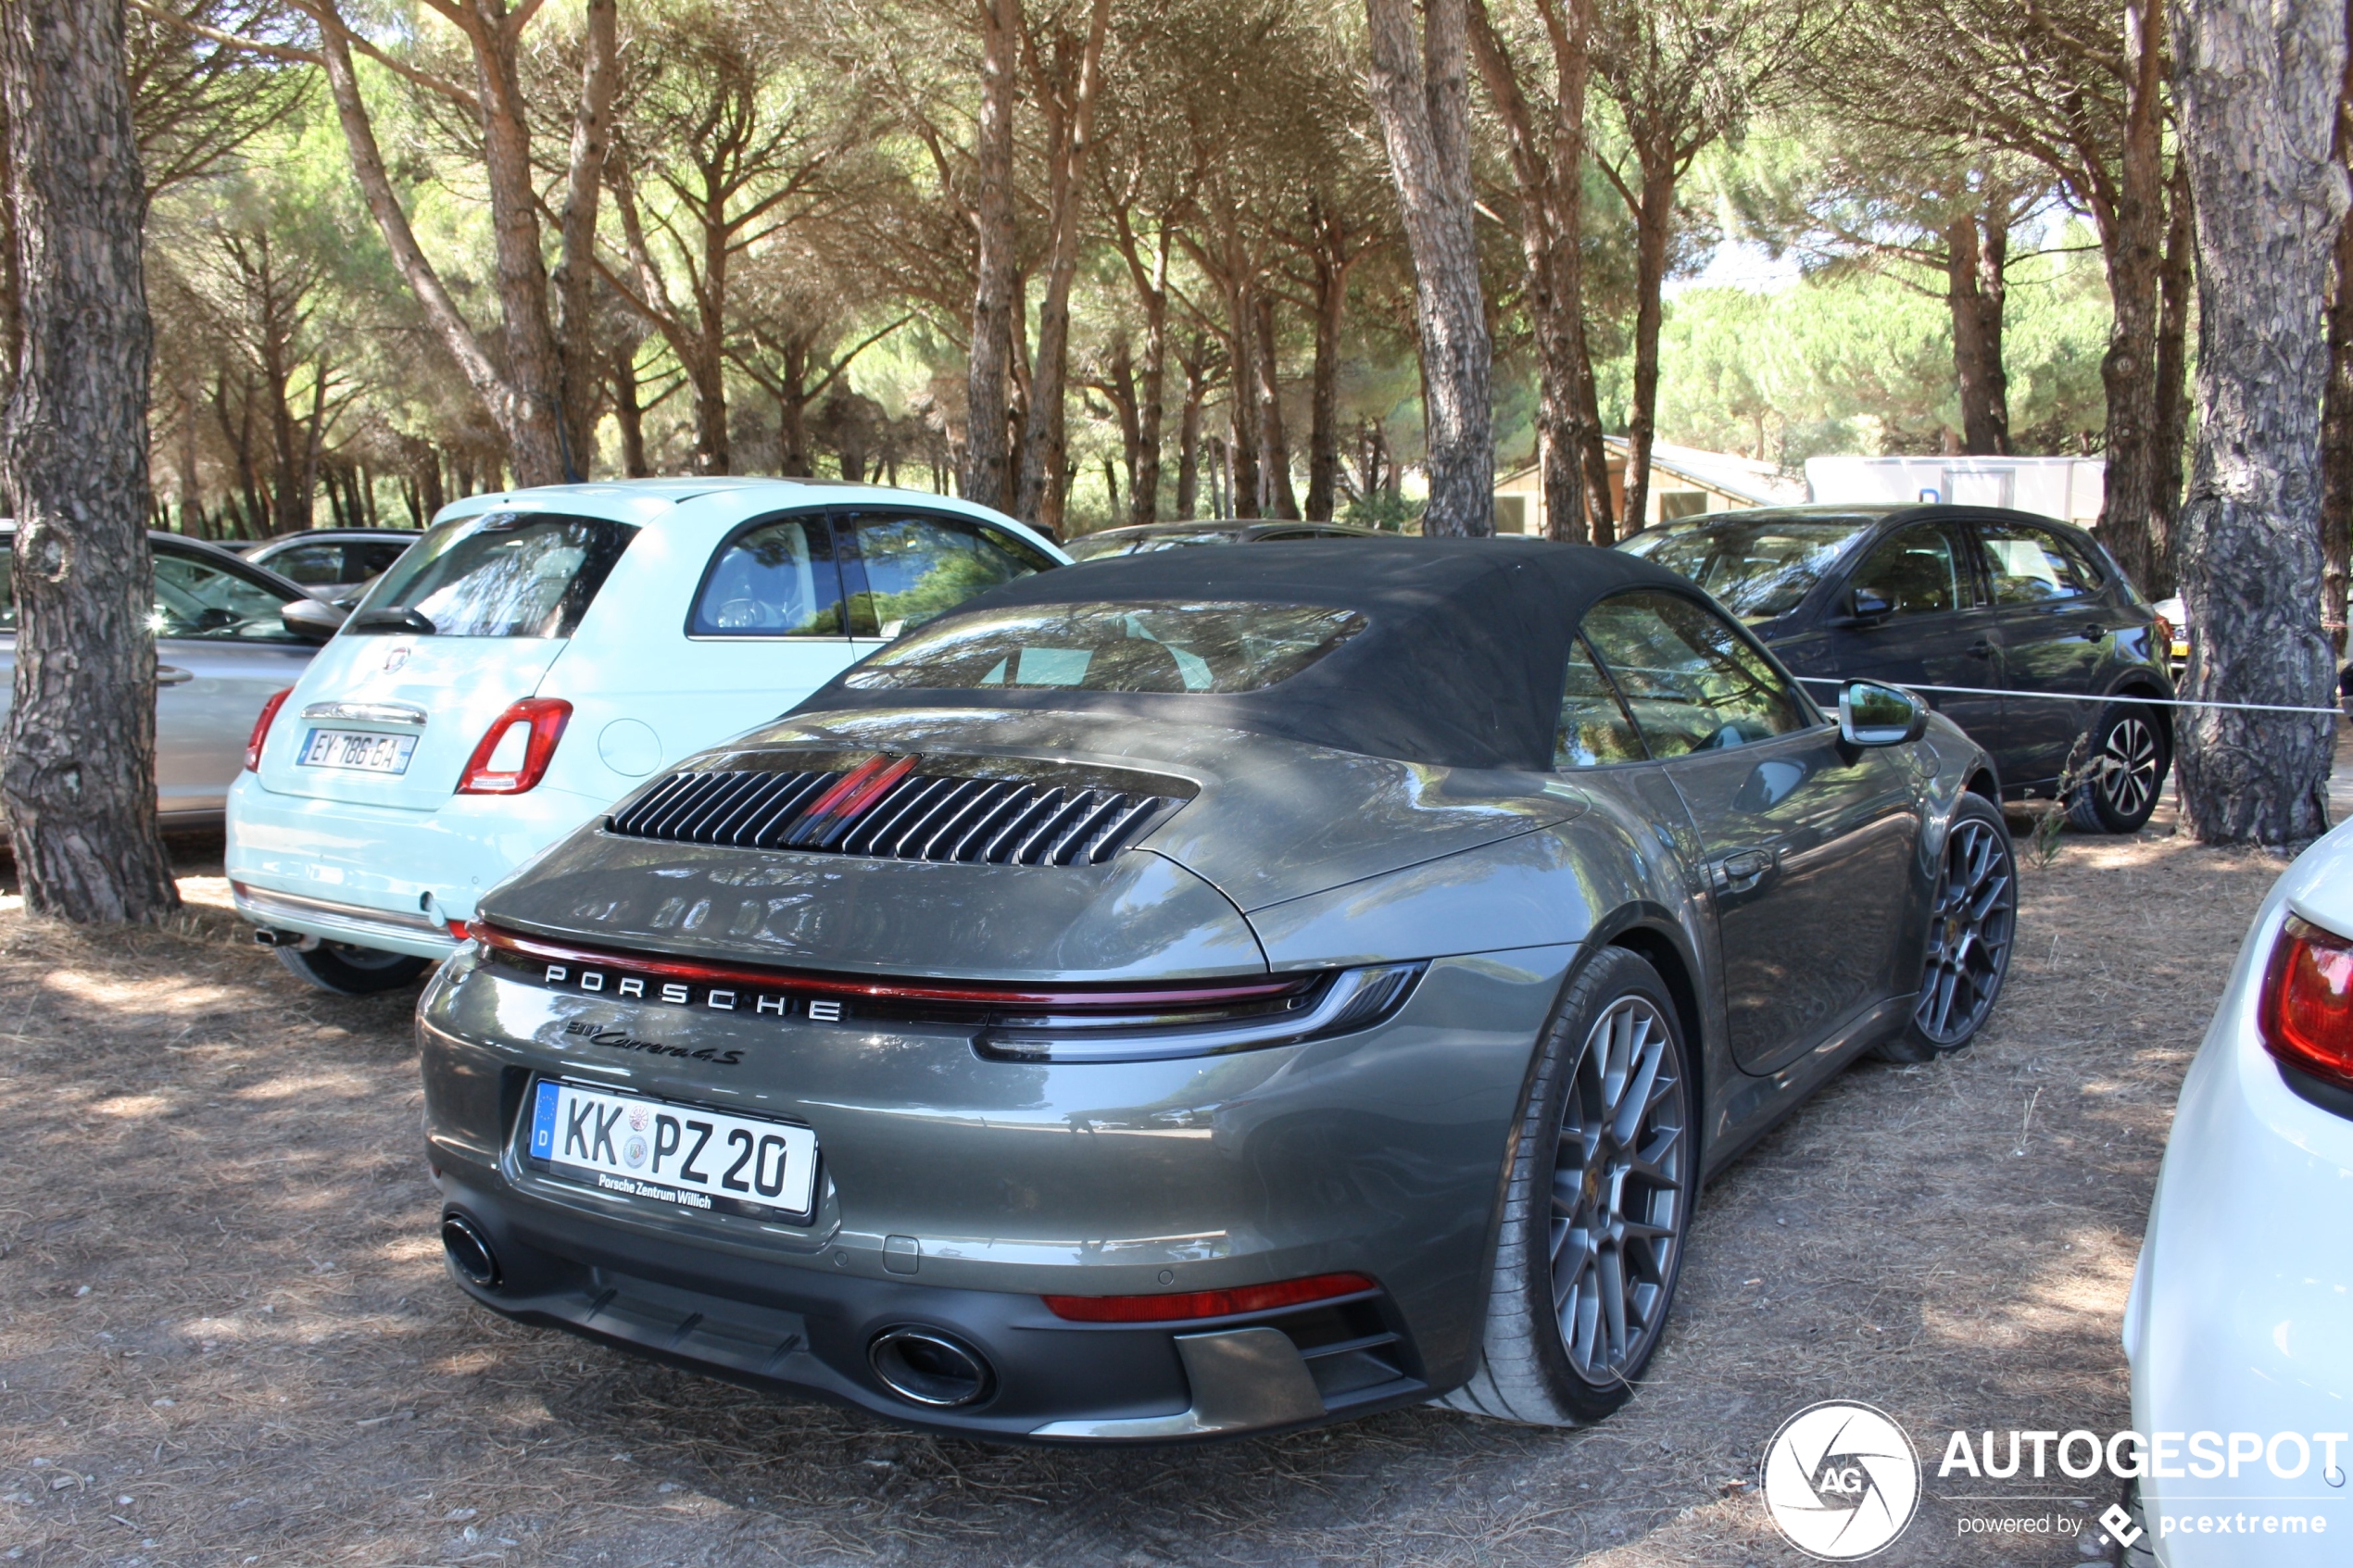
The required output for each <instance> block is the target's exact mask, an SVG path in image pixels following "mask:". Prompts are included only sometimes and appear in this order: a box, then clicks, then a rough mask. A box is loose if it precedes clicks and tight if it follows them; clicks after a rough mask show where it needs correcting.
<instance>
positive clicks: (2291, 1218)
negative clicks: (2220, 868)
mask: <svg viewBox="0 0 2353 1568" xmlns="http://www.w3.org/2000/svg"><path fill="white" fill-rule="evenodd" d="M2124 1348H2125V1353H2126V1355H2127V1356H2128V1358H2129V1359H2130V1360H2131V1361H2132V1364H2133V1429H2134V1430H2135V1431H2136V1432H2138V1433H2140V1434H2141V1435H2142V1437H2143V1439H2144V1441H2145V1443H2146V1445H2147V1454H2146V1458H2145V1461H2144V1462H2145V1474H2144V1475H2143V1476H2142V1477H2141V1478H2140V1480H2139V1481H2138V1483H2137V1485H2138V1486H2139V1487H2140V1504H2141V1512H2142V1519H2141V1521H2140V1522H2141V1523H2142V1524H2145V1527H2146V1530H2147V1536H2146V1538H2145V1539H2143V1540H2136V1541H2135V1542H2134V1543H2133V1546H2134V1549H2135V1551H2134V1555H2133V1556H2132V1557H2131V1558H2130V1559H2129V1561H2134V1562H2140V1561H2145V1558H2143V1557H2141V1556H2139V1555H2138V1554H2139V1553H2140V1552H2144V1551H2149V1550H2154V1552H2155V1555H2156V1557H2157V1559H2158V1561H2159V1562H2163V1563H2165V1564H2166V1565H2167V1568H2238V1565H2241V1564H2260V1565H2261V1568H2301V1565H2304V1564H2311V1565H2314V1568H2319V1565H2322V1564H2331V1565H2334V1564H2341V1563H2344V1562H2353V1487H2348V1486H2347V1485H2346V1481H2347V1472H2348V1471H2353V823H2348V824H2347V825H2346V826H2343V827H2339V828H2337V829H2336V830H2335V831H2334V832H2333V833H2331V834H2329V835H2328V836H2327V837H2325V838H2323V839H2322V840H2321V841H2320V842H2319V843H2317V844H2315V845H2313V846H2312V847H2310V848H2309V849H2308V850H2306V851H2305V853H2304V854H2303V855H2302V856H2300V857H2298V858H2297V859H2296V863H2295V864H2294V865H2292V866H2290V867H2289V868H2288V870H2287V871H2286V872H2284V873H2283V874H2282V875H2281V877H2280V879H2279V882H2278V884H2276V885H2275V886H2274V887H2273V888H2272V889H2271V895H2270V896H2269V897H2267V898H2266V899H2265V900H2264V902H2263V907H2262V909H2261V910H2260V911H2259V913H2258V914H2257V915H2256V917H2255V923H2254V926H2253V928H2252V929H2251V930H2250V931H2249V932H2248V933H2247V937H2246V943H2245V945H2244V946H2243V947H2241V948H2240V950H2239V955H2238V961H2237V963H2236V966H2235V967H2234V968H2233V970H2232V972H2231V981H2230V986H2229V989H2228V990H2227V991H2225V992H2224V994H2223V997H2222V1002H2221V1007H2220V1008H2219V1009H2217V1010H2216V1012H2215V1015H2214V1022H2213V1023H2212V1024H2211V1025H2210V1026H2209V1027H2208V1030H2207V1035H2206V1043H2205V1044H2204V1046H2202V1047H2200V1048H2199V1051H2198V1054H2197V1059H2196V1061H2195V1062H2194V1063H2193V1064H2192V1065H2191V1068H2190V1072H2189V1076H2188V1078H2187V1079H2186V1080H2185V1081H2184V1082H2183V1085H2182V1098H2181V1103H2180V1105H2179V1107H2178V1109H2177V1110H2175V1113H2174V1118H2173V1131H2172V1135H2171V1140H2170V1141H2169V1142H2168V1144H2167V1146H2166V1150H2165V1165H2164V1169H2163V1171H2162V1173H2161V1174H2160V1175H2159V1176H2158V1186H2157V1198H2156V1200H2155V1202H2154V1203H2153V1205H2152V1206H2151V1209H2150V1211H2149V1223H2148V1230H2147V1234H2146V1236H2145V1239H2144V1240H2143V1242H2142V1245H2141V1258H2140V1265H2139V1267H2138V1268H2137V1269H2136V1270H2135V1271H2134V1273H2133V1292H2132V1296H2131V1298H2130V1300H2129V1301H2128V1303H2127V1305H2126V1308H2125V1314H2124Z"/></svg>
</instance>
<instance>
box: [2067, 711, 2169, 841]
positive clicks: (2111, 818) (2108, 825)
mask: <svg viewBox="0 0 2353 1568" xmlns="http://www.w3.org/2000/svg"><path fill="white" fill-rule="evenodd" d="M2128 719H2137V720H2139V721H2141V722H2142V723H2144V724H2146V725H2147V726H2148V731H2149V735H2150V737H2151V738H2152V739H2153V740H2154V741H2155V742H2156V745H2157V778H2156V780H2155V782H2154V783H2153V784H2152V786H2151V788H2150V790H2149V803H2148V806H2147V808H2146V809H2145V810H2143V811H2142V812H2141V813H2140V814H2139V815H2138V816H2136V817H2125V816H2122V815H2120V814H2119V813H2118V811H2117V810H2116V809H2115V808H2114V807H2112V806H2110V805H2109V804H2108V797H2106V796H2105V795H2103V794H2102V793H2101V792H2100V788H2099V785H2098V784H2084V785H2083V786H2082V789H2081V790H2080V791H2079V792H2078V793H2077V796H2076V798H2075V799H2074V800H2073V801H2070V802H2069V807H2070V809H2069V811H2068V815H2069V817H2070V819H2071V820H2073V822H2075V824H2076V825H2077V826H2078V827H2087V828H2088V827H2096V828H2098V829H2099V830H2100V831H2101V832H2103V833H2112V834H2127V833H2138V832H2139V831H2140V830H2141V826H2142V824H2143V823H2145V822H2147V821H2148V820H2149V817H2150V815H2151V813H2153V812H2155V811H2156V809H2157V801H2158V797H2159V796H2160V795H2162V794H2164V793H2165V776H2166V774H2167V773H2168V772H2170V771H2171V770H2172V766H2173V746H2172V742H2171V740H2170V739H2169V738H2168V736H2167V735H2166V733H2165V726H2164V725H2163V724H2162V723H2160V722H2158V717H2157V710H2156V709H2152V708H2147V707H2144V706H2143V705H2141V704H2140V703H2137V702H2114V703H2110V704H2109V705H2108V706H2107V707H2106V708H2103V709H2100V716H2099V719H2098V721H2096V722H2095V724H2094V725H2093V726H2092V729H2091V732H2090V735H2091V743H2090V745H2089V746H2088V747H2087V750H2088V753H2089V755H2090V756H2092V757H2097V756H2099V755H2100V754H2101V753H2102V752H2103V751H2104V750H2105V749H2106V748H2107V746H2108V736H2109V735H2111V734H2115V733H2116V727H2117V726H2118V725H2120V724H2121V723H2123V722H2124V721H2126V720H2128Z"/></svg>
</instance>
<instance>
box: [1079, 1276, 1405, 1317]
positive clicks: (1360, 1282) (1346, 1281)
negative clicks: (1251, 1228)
mask: <svg viewBox="0 0 2353 1568" xmlns="http://www.w3.org/2000/svg"><path fill="white" fill-rule="evenodd" d="M1378 1288H1379V1287H1378V1286H1376V1285H1374V1284H1373V1282H1372V1281H1371V1280H1369V1279H1366V1278H1365V1276H1364V1275H1363V1274H1316V1275H1314V1276H1312V1277H1311V1278H1307V1279H1287V1280H1282V1281H1279V1282H1277V1284H1274V1285H1243V1286H1235V1287H1234V1288H1233V1289H1230V1290H1181V1291H1175V1292H1171V1293H1170V1294H1168V1295H1164V1296H1049V1297H1046V1298H1044V1299H1045V1302H1046V1310H1047V1311H1051V1312H1052V1313H1053V1314H1054V1316H1056V1317H1058V1318H1063V1319H1065V1320H1066V1321H1068V1322H1071V1323H1179V1322H1185V1321H1189V1320H1191V1319H1195V1318H1230V1317H1234V1316H1237V1315H1239V1314H1240V1313H1243V1312H1271V1311H1278V1310H1280V1309H1282V1308H1285V1307H1304V1306H1308V1305H1310V1304H1312V1303H1314V1302H1317V1301H1331V1300H1336V1299H1338V1298H1340V1297H1342V1296H1361V1295H1363V1294H1364V1293H1365V1291H1367V1290H1376V1289H1378Z"/></svg>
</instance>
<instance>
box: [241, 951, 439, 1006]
mask: <svg viewBox="0 0 2353 1568" xmlns="http://www.w3.org/2000/svg"><path fill="white" fill-rule="evenodd" d="M277 954H278V961H279V962H280V963H282V964H284V965H285V966H286V967H287V968H288V969H290V970H293V971H294V972H296V974H299V975H301V976H302V977H303V979H305V980H307V981H308V982H309V983H310V984H311V985H316V986H317V987H319V989H321V991H333V992H334V993H335V994H336V995H337V996H341V997H372V996H374V995H375V994H376V993H377V992H379V991H397V990H399V989H400V987H402V986H403V985H409V983H410V982H412V981H414V980H415V979H416V978H417V976H419V975H421V974H422V973H423V972H425V970H426V969H427V967H428V966H430V964H431V963H432V961H433V960H430V959H420V958H414V957H411V956H410V955H409V954H407V953H387V952H385V951H384V949H383V948H381V947H355V946H353V945H352V944H351V943H349V942H321V943H320V944H319V945H318V946H317V947H280V948H278V949H277Z"/></svg>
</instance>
